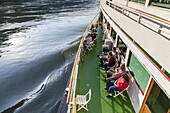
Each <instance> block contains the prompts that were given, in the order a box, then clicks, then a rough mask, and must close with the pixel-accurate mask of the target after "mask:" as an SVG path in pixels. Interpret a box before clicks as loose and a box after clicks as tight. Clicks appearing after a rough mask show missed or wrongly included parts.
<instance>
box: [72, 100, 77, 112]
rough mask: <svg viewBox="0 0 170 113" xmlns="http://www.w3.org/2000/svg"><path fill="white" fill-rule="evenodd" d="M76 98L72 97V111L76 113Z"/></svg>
mask: <svg viewBox="0 0 170 113" xmlns="http://www.w3.org/2000/svg"><path fill="white" fill-rule="evenodd" d="M76 105H77V98H74V103H73V110H72V113H76Z"/></svg>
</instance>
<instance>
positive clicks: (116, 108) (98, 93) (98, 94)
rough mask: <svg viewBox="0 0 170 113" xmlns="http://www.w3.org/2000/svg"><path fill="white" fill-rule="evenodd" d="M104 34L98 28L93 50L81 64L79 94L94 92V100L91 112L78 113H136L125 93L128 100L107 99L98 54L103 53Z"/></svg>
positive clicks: (89, 106)
mask: <svg viewBox="0 0 170 113" xmlns="http://www.w3.org/2000/svg"><path fill="white" fill-rule="evenodd" d="M102 44H103V41H102V32H101V29H100V28H98V36H97V40H96V41H95V46H94V47H93V50H92V51H90V52H88V53H87V54H86V55H85V58H84V62H80V63H79V71H78V79H77V89H76V91H77V94H82V95H84V94H86V93H87V92H88V91H89V89H91V90H92V99H91V101H90V102H89V104H88V109H89V111H86V110H84V109H81V110H80V111H79V112H78V113H134V112H135V111H134V109H133V107H132V104H131V102H130V100H129V98H128V96H127V93H126V92H124V95H125V96H126V98H122V97H121V96H118V97H116V98H107V97H106V95H108V93H107V92H106V90H105V89H104V87H105V81H104V79H105V76H106V75H105V73H104V72H103V70H101V69H100V67H99V66H98V65H99V58H98V57H97V55H98V54H101V53H102V51H101V50H102V48H101V47H102Z"/></svg>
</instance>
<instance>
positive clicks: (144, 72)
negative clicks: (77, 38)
mask: <svg viewBox="0 0 170 113" xmlns="http://www.w3.org/2000/svg"><path fill="white" fill-rule="evenodd" d="M169 9H170V1H169V0H160V1H159V0H158V1H157V0H130V1H129V0H101V1H100V10H101V11H100V13H99V14H98V15H97V16H96V17H95V18H94V20H93V21H92V22H91V23H90V24H89V26H88V27H87V29H86V31H85V33H84V36H83V38H82V40H81V42H80V46H79V48H78V52H77V56H76V58H75V62H74V66H73V70H72V73H71V78H70V81H69V85H68V95H67V96H66V102H65V103H66V106H67V107H62V106H63V102H61V105H60V107H59V110H58V112H59V113H61V112H62V113H64V110H65V111H66V112H67V113H76V112H77V113H125V112H126V113H133V112H136V113H170V60H169V56H170V10H169ZM96 23H97V24H98V23H102V27H103V31H102V29H101V27H100V25H99V26H98V29H97V30H98V35H97V39H96V40H95V42H94V43H95V46H94V47H93V49H92V50H91V51H88V52H87V54H85V56H84V61H83V62H81V61H80V56H81V55H80V54H81V47H82V46H83V44H82V43H83V41H84V39H85V36H86V35H87V33H88V30H89V28H90V26H91V24H96ZM102 39H105V40H102ZM107 42H109V44H110V43H111V44H112V45H113V46H114V47H117V51H118V52H120V53H121V58H122V63H125V65H126V70H127V71H128V74H129V75H130V76H131V78H130V85H129V87H128V89H127V91H126V92H124V95H125V96H126V97H125V98H123V97H121V96H117V97H116V98H107V97H106V95H107V94H108V93H107V92H106V90H105V89H104V87H105V81H104V79H105V77H106V74H105V73H104V71H103V70H102V69H101V68H100V67H99V66H98V64H99V59H98V58H97V57H96V56H97V55H98V54H102V45H103V44H106V45H107ZM122 50H123V51H122ZM89 89H91V94H92V95H91V100H90V101H89V103H88V104H87V109H88V111H87V110H85V109H81V110H79V111H77V98H76V97H77V95H80V94H81V95H85V94H86V93H87V92H88V91H89ZM63 109H64V110H63Z"/></svg>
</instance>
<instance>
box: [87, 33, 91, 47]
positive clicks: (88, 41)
mask: <svg viewBox="0 0 170 113" xmlns="http://www.w3.org/2000/svg"><path fill="white" fill-rule="evenodd" d="M86 41H87V45H89V44H90V42H92V37H91V35H90V34H88V36H87V37H86Z"/></svg>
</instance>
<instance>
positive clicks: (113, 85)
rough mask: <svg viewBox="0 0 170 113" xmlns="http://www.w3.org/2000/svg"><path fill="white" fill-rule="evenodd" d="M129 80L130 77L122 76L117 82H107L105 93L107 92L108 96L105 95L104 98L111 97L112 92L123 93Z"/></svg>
mask: <svg viewBox="0 0 170 113" xmlns="http://www.w3.org/2000/svg"><path fill="white" fill-rule="evenodd" d="M129 80H130V76H129V75H128V74H123V75H122V77H120V78H119V79H117V81H114V80H113V81H110V82H109V86H110V87H109V90H108V91H107V92H109V95H107V96H106V97H107V98H108V97H112V93H113V92H114V91H123V90H124V89H126V88H127V87H128V85H129Z"/></svg>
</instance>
